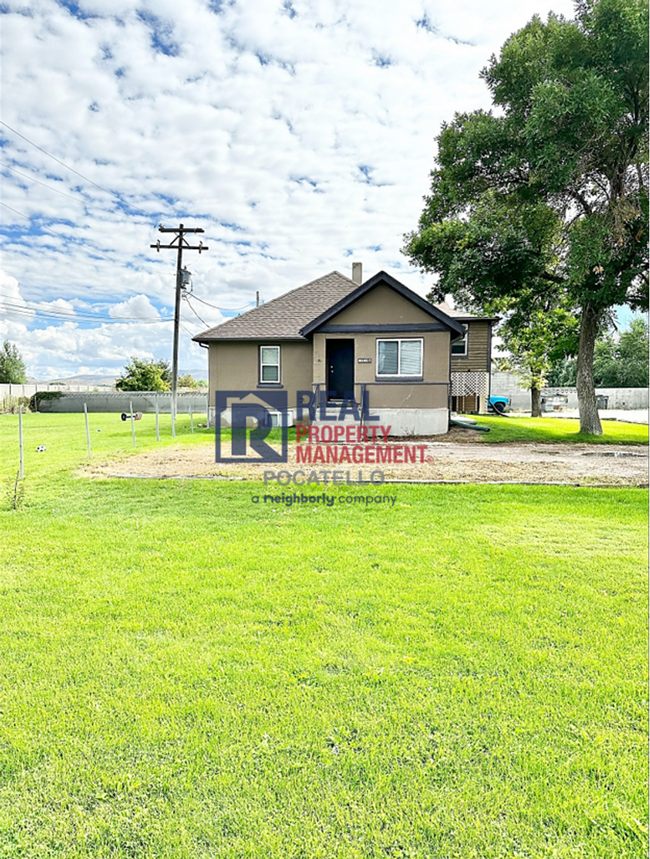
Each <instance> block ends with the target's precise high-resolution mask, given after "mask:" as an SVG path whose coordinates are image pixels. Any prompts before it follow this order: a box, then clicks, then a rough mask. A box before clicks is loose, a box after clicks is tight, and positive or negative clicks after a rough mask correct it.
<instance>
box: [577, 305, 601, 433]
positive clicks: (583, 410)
mask: <svg viewBox="0 0 650 859" xmlns="http://www.w3.org/2000/svg"><path fill="white" fill-rule="evenodd" d="M597 334H598V314H597V313H596V311H595V310H594V309H593V308H592V307H590V306H589V305H587V306H586V307H585V308H584V309H583V311H582V318H581V319H580V345H579V346H578V368H577V375H576V388H577V389H578V408H579V409H580V432H584V433H588V434H589V435H602V434H603V428H602V426H601V425H600V418H599V417H598V409H597V408H596V391H595V389H594V346H595V344H596V336H597Z"/></svg>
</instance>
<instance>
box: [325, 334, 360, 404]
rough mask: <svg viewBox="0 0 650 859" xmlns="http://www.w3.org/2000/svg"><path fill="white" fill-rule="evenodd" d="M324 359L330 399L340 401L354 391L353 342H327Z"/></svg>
mask: <svg viewBox="0 0 650 859" xmlns="http://www.w3.org/2000/svg"><path fill="white" fill-rule="evenodd" d="M326 358H327V390H328V391H334V394H330V398H335V399H337V400H342V399H343V397H344V396H345V395H346V394H347V393H352V392H353V391H354V340H328V341H327V350H326Z"/></svg>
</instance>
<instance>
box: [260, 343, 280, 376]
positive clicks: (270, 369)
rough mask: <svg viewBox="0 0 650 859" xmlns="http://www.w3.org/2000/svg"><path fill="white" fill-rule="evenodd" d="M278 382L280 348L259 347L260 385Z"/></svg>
mask: <svg viewBox="0 0 650 859" xmlns="http://www.w3.org/2000/svg"><path fill="white" fill-rule="evenodd" d="M264 382H270V383H275V384H279V382H280V347H279V346H260V383H261V384H263V383H264Z"/></svg>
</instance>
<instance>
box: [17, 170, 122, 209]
mask: <svg viewBox="0 0 650 859" xmlns="http://www.w3.org/2000/svg"><path fill="white" fill-rule="evenodd" d="M0 167H2V168H4V169H5V170H11V172H12V173H16V174H17V175H18V176H22V177H23V178H24V179H28V180H29V181H30V182H36V184H37V185H42V186H43V188H47V190H48V191H54V193H55V194H61V196H62V197H68V199H70V200H74V201H75V202H76V203H81V204H82V205H83V206H85V207H86V208H87V209H98V210H99V211H100V212H107V211H110V210H109V209H107V208H106V206H100V205H98V204H97V203H89V202H88V201H87V200H84V198H83V197H73V196H72V194H66V192H65V191H61V190H59V189H58V188H53V187H52V186H51V185H46V184H45V182H41V180H40V179H35V178H34V177H33V176H28V175H27V173H21V172H20V170H16V168H15V167H10V166H9V165H8V164H3V163H2V162H0Z"/></svg>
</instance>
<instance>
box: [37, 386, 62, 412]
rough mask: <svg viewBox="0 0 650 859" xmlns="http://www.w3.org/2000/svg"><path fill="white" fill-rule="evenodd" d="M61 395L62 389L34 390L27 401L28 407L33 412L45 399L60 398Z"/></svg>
mask: <svg viewBox="0 0 650 859" xmlns="http://www.w3.org/2000/svg"><path fill="white" fill-rule="evenodd" d="M62 396H63V392H62V391H36V393H35V394H34V396H33V397H32V398H31V399H30V401H29V408H30V409H31V410H32V411H33V412H37V411H38V410H39V407H40V405H41V403H42V402H44V401H45V400H60V399H61V397H62Z"/></svg>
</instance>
